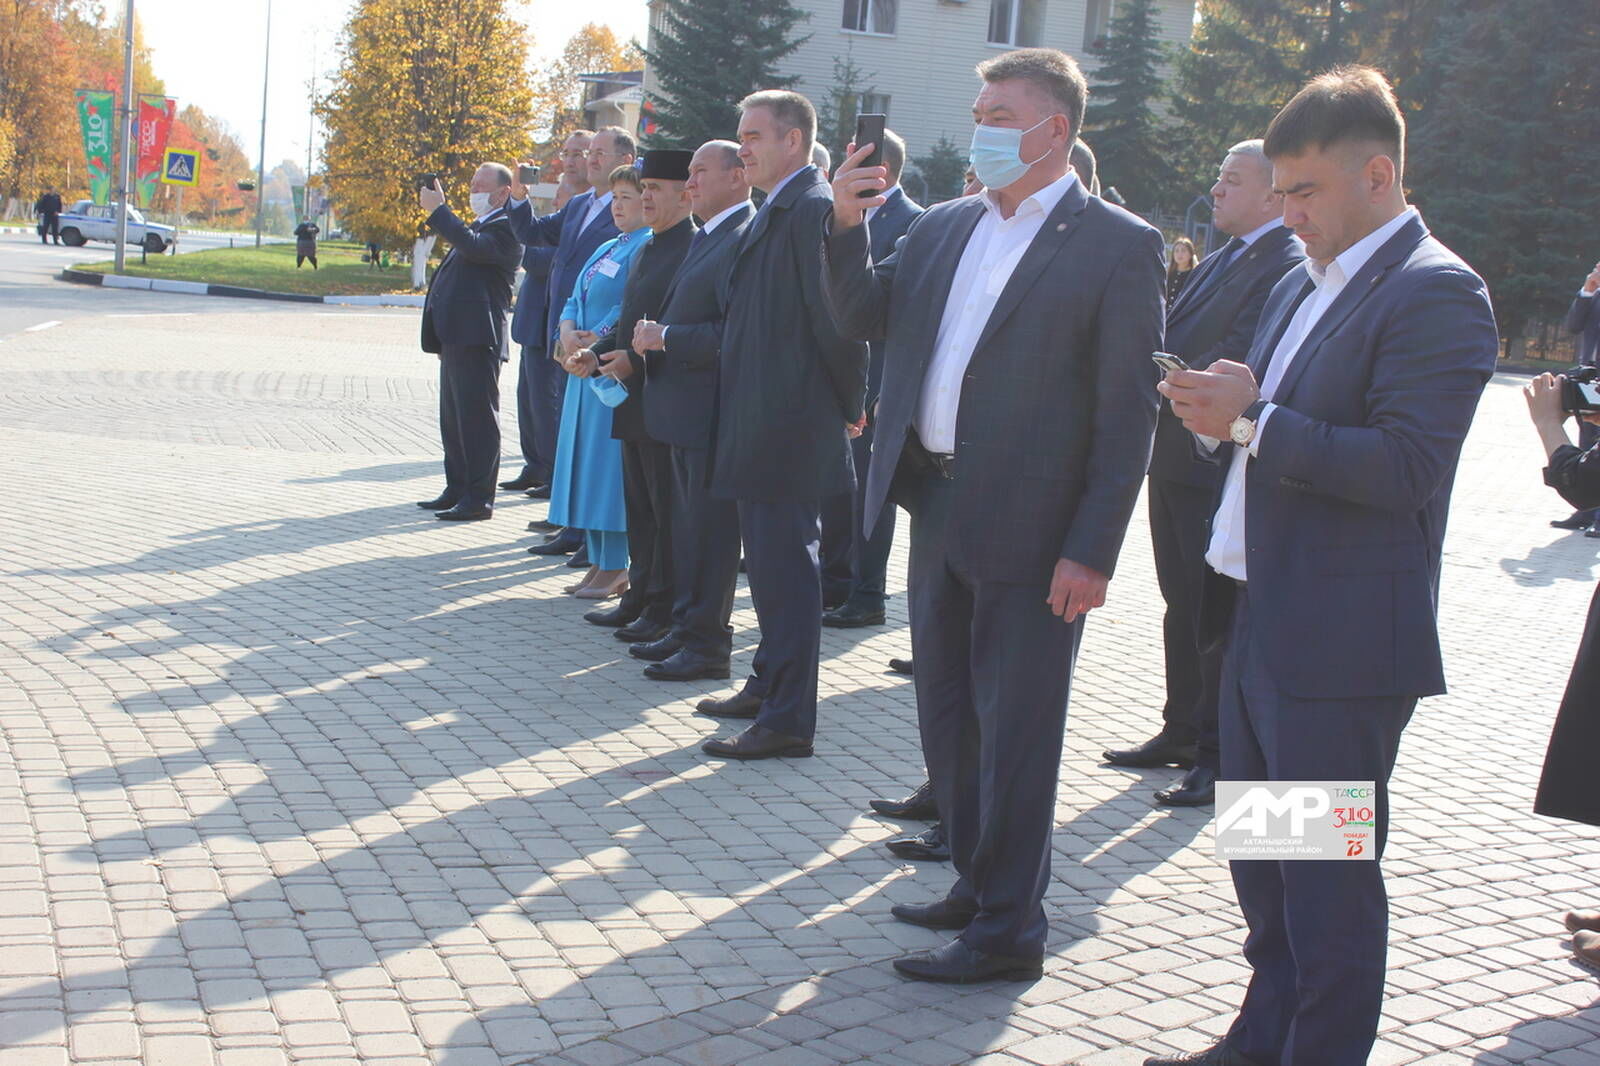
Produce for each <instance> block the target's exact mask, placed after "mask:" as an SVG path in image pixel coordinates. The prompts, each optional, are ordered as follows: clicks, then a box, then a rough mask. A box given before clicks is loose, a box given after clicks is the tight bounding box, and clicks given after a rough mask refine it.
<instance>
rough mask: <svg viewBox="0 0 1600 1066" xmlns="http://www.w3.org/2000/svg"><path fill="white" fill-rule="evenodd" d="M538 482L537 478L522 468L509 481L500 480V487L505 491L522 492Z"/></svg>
mask: <svg viewBox="0 0 1600 1066" xmlns="http://www.w3.org/2000/svg"><path fill="white" fill-rule="evenodd" d="M537 484H539V479H538V478H536V477H534V476H533V475H532V474H530V473H528V472H527V471H526V470H524V471H523V472H522V473H520V474H518V475H517V476H516V477H514V478H512V479H511V480H510V481H502V482H500V487H501V488H503V489H505V490H506V491H507V492H522V491H524V490H526V489H531V488H533V487H534V486H535V485H537Z"/></svg>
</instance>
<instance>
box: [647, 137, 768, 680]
mask: <svg viewBox="0 0 1600 1066" xmlns="http://www.w3.org/2000/svg"><path fill="white" fill-rule="evenodd" d="M684 190H685V191H686V192H687V193H688V194H689V202H690V204H691V206H692V207H693V209H694V213H695V215H696V216H697V217H698V218H700V219H701V221H702V225H701V227H700V232H699V233H697V234H696V235H695V239H694V242H693V244H692V245H691V247H690V249H689V253H688V254H687V255H686V256H685V257H684V260H683V264H682V265H681V266H680V267H679V268H678V273H677V276H676V277H674V278H673V279H672V284H671V286H670V287H669V288H668V290H667V295H666V301H665V304H664V306H663V307H662V310H661V317H660V321H657V322H641V323H639V324H638V325H637V326H636V327H634V333H633V348H634V350H635V351H638V352H644V353H647V354H646V359H645V388H644V424H645V429H646V430H647V431H648V432H649V434H650V436H651V437H653V438H655V439H656V440H659V441H664V442H665V443H667V444H668V445H670V447H671V450H672V518H671V526H672V580H673V584H674V585H675V586H676V593H675V597H676V598H675V600H674V602H673V605H672V631H671V632H670V633H669V634H668V635H667V637H666V638H664V639H665V640H666V641H667V644H666V645H663V646H664V647H670V646H671V645H673V644H676V650H674V651H672V652H671V654H669V655H667V656H666V657H665V658H662V659H660V660H659V661H657V660H655V659H654V653H655V652H656V651H657V650H658V649H657V648H656V647H653V646H651V645H645V646H644V647H643V648H640V649H639V651H640V653H641V654H643V655H644V656H645V657H646V658H650V659H651V660H652V661H651V662H650V665H649V666H647V667H645V669H644V676H646V677H648V678H650V679H652V680H655V681H694V680H698V679H700V678H724V677H727V676H728V674H729V663H728V660H729V657H730V654H731V652H732V650H733V628H732V626H730V625H729V624H728V621H729V618H730V616H731V615H732V613H733V594H734V587H735V585H736V584H737V582H738V578H739V511H738V506H737V505H736V504H735V503H734V502H733V501H732V500H724V499H719V498H717V497H715V496H713V495H711V492H710V474H711V423H712V418H713V408H714V405H715V403H716V395H717V361H718V359H719V357H720V355H721V351H722V326H723V317H722V316H723V306H722V301H723V295H724V287H725V282H726V281H727V277H728V272H729V270H730V269H731V267H732V263H733V257H734V254H735V253H737V252H738V250H739V242H740V239H741V238H742V237H743V235H744V227H745V226H746V225H747V224H748V223H749V221H750V218H751V216H752V215H754V214H755V208H754V207H753V206H752V205H751V203H750V184H749V182H748V181H746V180H745V173H744V161H743V160H742V159H740V158H739V146H738V145H737V144H734V143H733V142H732V141H707V142H706V143H705V144H703V145H701V146H700V148H699V150H698V151H696V152H695V154H694V157H693V158H692V159H691V160H690V161H689V180H688V182H687V183H686V184H685V185H684ZM630 650H631V649H630ZM706 703H708V704H710V705H715V703H716V701H706Z"/></svg>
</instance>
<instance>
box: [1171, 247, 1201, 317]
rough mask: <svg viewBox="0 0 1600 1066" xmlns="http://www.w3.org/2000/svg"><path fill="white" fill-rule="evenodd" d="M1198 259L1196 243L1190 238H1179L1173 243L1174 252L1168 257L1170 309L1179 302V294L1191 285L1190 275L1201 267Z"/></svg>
mask: <svg viewBox="0 0 1600 1066" xmlns="http://www.w3.org/2000/svg"><path fill="white" fill-rule="evenodd" d="M1198 259H1199V257H1198V256H1196V255H1195V252H1194V242H1193V241H1191V240H1189V238H1187V237H1179V238H1178V239H1177V240H1175V241H1173V242H1172V251H1171V252H1170V253H1168V255H1167V306H1168V307H1171V306H1172V305H1173V304H1174V303H1176V302H1177V299H1178V294H1179V293H1180V292H1182V291H1183V287H1184V286H1185V285H1187V284H1189V275H1191V274H1193V273H1194V268H1195V267H1196V266H1198V265H1199V263H1198Z"/></svg>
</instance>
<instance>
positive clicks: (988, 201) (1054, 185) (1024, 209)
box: [979, 167, 1078, 221]
mask: <svg viewBox="0 0 1600 1066" xmlns="http://www.w3.org/2000/svg"><path fill="white" fill-rule="evenodd" d="M1077 180H1078V174H1077V171H1075V170H1073V169H1072V168H1070V167H1068V168H1067V172H1066V173H1065V174H1063V175H1061V177H1059V178H1057V179H1056V180H1055V181H1052V182H1051V183H1050V184H1049V185H1046V186H1045V187H1044V188H1042V189H1040V190H1039V191H1038V192H1036V193H1034V194H1033V195H1032V196H1029V197H1028V198H1027V199H1025V200H1023V201H1022V202H1021V203H1020V204H1018V205H1017V211H1016V214H1015V215H1013V216H1012V217H1013V218H1020V217H1022V216H1024V215H1028V214H1032V213H1033V212H1035V211H1037V212H1038V213H1039V214H1040V215H1042V216H1045V217H1048V216H1049V214H1050V212H1052V211H1054V210H1055V209H1056V205H1057V204H1059V203H1060V202H1061V198H1062V197H1063V196H1065V195H1067V190H1069V189H1071V188H1072V186H1073V184H1074V183H1076V182H1077ZM979 199H980V200H981V201H982V202H983V206H984V208H985V209H986V210H987V211H988V212H989V213H990V214H992V215H994V217H995V218H996V219H997V220H999V221H1005V220H1004V218H1002V216H1001V214H1000V204H999V201H998V200H997V199H996V197H995V192H994V190H993V189H985V190H983V195H982V196H980V197H979Z"/></svg>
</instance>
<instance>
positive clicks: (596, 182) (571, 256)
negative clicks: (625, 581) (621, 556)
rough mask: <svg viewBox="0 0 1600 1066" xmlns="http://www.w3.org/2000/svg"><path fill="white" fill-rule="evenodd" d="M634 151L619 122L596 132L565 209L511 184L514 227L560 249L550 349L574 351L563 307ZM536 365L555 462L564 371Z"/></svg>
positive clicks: (550, 547) (545, 452)
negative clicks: (565, 336)
mask: <svg viewBox="0 0 1600 1066" xmlns="http://www.w3.org/2000/svg"><path fill="white" fill-rule="evenodd" d="M634 151H635V149H634V143H633V138H632V137H630V136H629V135H628V131H627V130H624V129H622V128H621V127H620V126H608V127H607V128H605V129H603V130H601V131H600V132H599V133H596V134H595V135H594V136H593V137H592V138H591V139H590V141H589V154H588V157H587V159H586V160H585V163H586V166H587V167H588V172H589V185H590V190H589V191H588V192H586V193H584V194H582V195H581V196H574V197H573V198H572V199H571V200H568V201H567V205H566V206H565V207H563V208H562V209H561V210H559V211H556V212H553V213H551V214H548V215H544V216H542V217H541V216H535V215H534V213H533V209H532V207H531V206H529V204H528V200H527V189H526V188H524V186H523V185H522V183H521V182H514V183H513V185H512V187H511V201H510V205H509V206H508V207H507V209H506V213H507V214H508V215H509V216H510V218H511V228H512V232H514V233H515V234H516V235H517V239H518V240H520V241H521V242H522V243H523V244H525V245H553V246H554V247H555V250H556V254H555V258H554V260H553V261H552V262H551V264H550V287H549V290H548V291H547V293H546V296H545V300H546V303H545V307H546V312H545V329H544V338H545V343H546V349H547V354H551V355H554V354H570V353H558V351H557V349H559V348H560V346H561V338H560V332H561V330H560V327H561V309H562V308H563V307H565V306H566V305H567V298H568V297H569V296H571V295H572V286H573V285H574V283H576V282H577V280H578V274H579V272H580V271H582V270H583V265H584V264H585V263H587V262H588V261H589V257H590V256H591V255H593V254H594V251H595V249H596V248H598V247H600V246H601V245H602V244H604V243H605V242H606V241H609V240H610V239H611V238H613V237H615V236H616V235H617V224H616V222H614V221H613V220H612V218H611V185H610V178H611V172H612V171H613V170H615V169H617V168H618V167H620V166H624V165H625V164H628V163H632V162H633V158H634ZM574 350H576V349H574ZM537 365H538V366H539V374H540V375H548V376H549V378H550V380H549V382H548V383H538V384H536V385H535V386H534V396H535V412H536V414H542V418H536V423H537V427H538V428H537V432H538V447H539V454H540V455H541V456H549V457H550V461H551V462H554V460H555V454H556V433H557V430H558V429H560V427H561V400H562V397H563V396H564V395H565V393H566V374H565V373H564V372H563V371H562V370H561V368H560V367H559V366H557V365H556V363H555V362H554V360H553V359H546V360H544V362H542V363H539V364H537ZM582 543H583V538H582V536H580V535H579V534H578V533H577V532H575V531H573V530H563V531H562V532H560V533H557V534H556V535H555V536H554V537H552V538H550V540H548V541H546V542H545V543H544V544H536V545H534V546H533V547H532V548H530V549H529V550H530V551H532V552H533V553H534V554H536V555H570V554H571V553H572V552H575V551H577V550H578V548H579V547H580V546H581V545H582Z"/></svg>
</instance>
